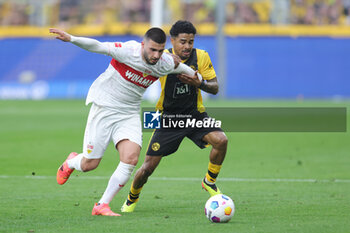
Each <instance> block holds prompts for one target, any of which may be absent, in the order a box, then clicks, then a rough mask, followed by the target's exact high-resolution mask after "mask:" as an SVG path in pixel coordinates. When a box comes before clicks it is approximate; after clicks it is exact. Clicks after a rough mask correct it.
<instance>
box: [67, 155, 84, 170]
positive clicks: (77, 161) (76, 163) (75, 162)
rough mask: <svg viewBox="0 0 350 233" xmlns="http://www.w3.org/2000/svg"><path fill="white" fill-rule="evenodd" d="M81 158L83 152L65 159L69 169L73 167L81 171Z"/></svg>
mask: <svg viewBox="0 0 350 233" xmlns="http://www.w3.org/2000/svg"><path fill="white" fill-rule="evenodd" d="M82 159H83V154H78V155H77V156H75V157H74V158H72V159H69V160H67V163H68V167H69V168H70V169H73V168H74V169H75V170H78V171H82V170H81V160H82Z"/></svg>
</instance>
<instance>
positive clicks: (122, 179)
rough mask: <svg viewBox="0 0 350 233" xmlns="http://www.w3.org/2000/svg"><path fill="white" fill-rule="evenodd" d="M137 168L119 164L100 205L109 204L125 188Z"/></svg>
mask: <svg viewBox="0 0 350 233" xmlns="http://www.w3.org/2000/svg"><path fill="white" fill-rule="evenodd" d="M134 168H135V166H134V165H131V164H126V163H123V162H119V165H118V167H117V169H116V170H115V171H114V173H113V175H112V176H111V178H110V179H109V182H108V185H107V188H106V190H105V192H104V193H103V195H102V197H101V199H100V201H99V202H98V203H106V204H109V203H110V202H111V201H112V199H113V197H114V196H115V195H116V194H117V193H118V192H119V191H120V190H121V189H122V188H123V187H124V185H125V184H126V183H127V182H128V180H129V179H130V177H131V173H132V172H133V171H134Z"/></svg>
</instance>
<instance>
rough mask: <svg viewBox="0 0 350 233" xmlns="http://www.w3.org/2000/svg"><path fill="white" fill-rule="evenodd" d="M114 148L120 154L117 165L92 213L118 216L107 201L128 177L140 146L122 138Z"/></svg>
mask: <svg viewBox="0 0 350 233" xmlns="http://www.w3.org/2000/svg"><path fill="white" fill-rule="evenodd" d="M116 148H117V149H118V151H119V156H120V162H119V165H118V167H117V169H116V170H115V171H114V173H113V175H112V176H111V178H110V179H109V182H108V185H107V188H106V190H105V192H104V193H103V195H102V197H101V199H100V201H99V202H98V203H96V204H95V206H94V208H93V210H92V215H106V216H120V215H119V214H116V213H114V212H113V211H112V210H110V207H109V203H110V202H111V201H112V199H113V198H114V196H115V195H116V194H117V193H118V192H119V191H120V190H121V189H122V188H123V187H124V185H125V184H126V183H127V182H128V180H129V179H130V177H131V174H132V172H133V171H134V168H135V166H136V164H137V161H138V157H139V155H140V150H141V147H140V146H139V145H138V144H137V143H134V142H132V141H130V140H122V141H120V142H119V143H118V144H117V146H116ZM101 206H104V207H105V208H103V207H101ZM99 209H101V211H99ZM106 210H107V211H106Z"/></svg>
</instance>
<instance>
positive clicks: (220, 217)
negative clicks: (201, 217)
mask: <svg viewBox="0 0 350 233" xmlns="http://www.w3.org/2000/svg"><path fill="white" fill-rule="evenodd" d="M204 210H205V216H206V217H207V218H208V219H209V221H211V222H217V223H224V222H228V221H230V219H231V218H232V216H233V213H234V212H235V204H234V203H233V201H232V199H231V198H230V197H229V196H226V195H224V194H217V195H215V196H212V197H211V198H209V200H208V201H207V203H205V208H204Z"/></svg>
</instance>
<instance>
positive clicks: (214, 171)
mask: <svg viewBox="0 0 350 233" xmlns="http://www.w3.org/2000/svg"><path fill="white" fill-rule="evenodd" d="M221 166H222V165H217V164H213V163H211V162H209V165H208V172H207V174H206V175H205V177H206V179H207V181H209V182H210V183H215V181H216V177H218V174H219V172H220V169H221Z"/></svg>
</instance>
